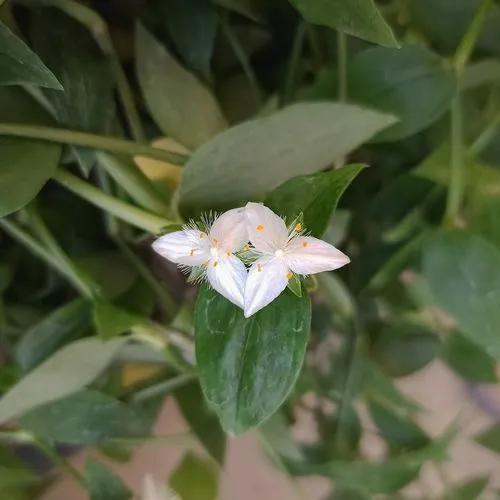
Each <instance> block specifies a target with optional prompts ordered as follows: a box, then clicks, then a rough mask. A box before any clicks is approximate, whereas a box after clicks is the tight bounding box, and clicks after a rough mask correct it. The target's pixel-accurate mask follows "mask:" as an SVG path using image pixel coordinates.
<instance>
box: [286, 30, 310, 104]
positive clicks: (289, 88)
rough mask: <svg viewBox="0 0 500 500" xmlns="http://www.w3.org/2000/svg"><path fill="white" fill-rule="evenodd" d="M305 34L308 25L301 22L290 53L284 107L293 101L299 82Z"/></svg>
mask: <svg viewBox="0 0 500 500" xmlns="http://www.w3.org/2000/svg"><path fill="white" fill-rule="evenodd" d="M305 34H306V24H305V22H303V21H301V22H299V24H298V25H297V29H296V30H295V36H294V39H293V45H292V51H291V53H290V60H289V62H288V71H287V75H286V80H285V88H284V91H283V98H282V100H281V105H282V106H283V105H286V104H288V103H289V102H290V101H291V100H292V99H293V95H294V91H295V84H296V81H297V73H298V66H299V62H300V56H301V55H302V49H303V47H304V38H305Z"/></svg>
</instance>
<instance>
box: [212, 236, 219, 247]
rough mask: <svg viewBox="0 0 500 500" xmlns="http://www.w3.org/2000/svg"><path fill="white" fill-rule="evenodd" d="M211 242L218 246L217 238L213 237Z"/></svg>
mask: <svg viewBox="0 0 500 500" xmlns="http://www.w3.org/2000/svg"><path fill="white" fill-rule="evenodd" d="M213 242H214V245H215V246H216V247H218V246H219V240H218V239H217V238H214V239H213Z"/></svg>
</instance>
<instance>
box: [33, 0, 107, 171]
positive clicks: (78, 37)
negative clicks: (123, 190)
mask: <svg viewBox="0 0 500 500" xmlns="http://www.w3.org/2000/svg"><path fill="white" fill-rule="evenodd" d="M33 40H34V47H35V50H36V51H37V53H38V54H40V57H41V58H42V59H43V60H44V62H45V63H46V64H47V66H48V67H49V68H50V69H51V70H52V71H53V72H54V74H55V75H56V76H57V78H58V79H59V81H60V82H61V83H62V85H63V87H64V92H56V91H52V90H50V91H46V92H45V93H46V95H47V98H48V100H49V101H50V103H51V104H52V106H53V108H54V111H55V116H56V118H57V120H58V121H59V122H60V123H61V124H62V125H64V126H66V127H69V128H72V129H77V130H83V131H87V132H96V133H109V130H110V127H111V124H112V120H113V117H114V114H115V100H114V95H113V92H114V87H115V80H114V78H113V74H112V71H111V66H110V63H109V60H108V59H107V58H106V57H105V56H104V55H103V53H102V52H101V50H100V49H99V47H98V46H97V44H96V42H95V41H94V39H93V37H92V35H91V34H90V33H89V32H88V31H87V30H86V29H85V28H84V27H83V26H82V25H81V24H80V23H79V22H77V21H76V20H74V19H73V18H71V17H69V16H67V15H66V14H63V13H62V12H61V11H59V10H56V9H43V10H42V11H41V12H38V13H37V15H36V16H34V24H33ZM71 150H72V151H73V152H74V153H75V155H76V157H77V159H78V161H79V163H80V165H81V167H82V168H83V169H84V171H85V172H87V173H88V171H89V170H90V168H91V167H92V166H93V164H94V163H95V152H94V151H93V150H90V149H87V148H81V147H78V148H75V147H72V148H71Z"/></svg>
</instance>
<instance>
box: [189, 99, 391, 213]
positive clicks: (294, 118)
mask: <svg viewBox="0 0 500 500" xmlns="http://www.w3.org/2000/svg"><path fill="white" fill-rule="evenodd" d="M395 122H396V118H394V117H393V116H391V115H387V114H383V113H380V112H377V111H372V110H367V109H363V108H360V107H358V106H354V105H350V104H340V103H327V102H314V103H300V104H294V105H292V106H288V107H286V108H284V109H283V110H281V111H278V112H277V113H274V114H272V115H270V116H267V117H264V118H257V119H254V120H251V121H248V122H245V123H242V124H240V125H236V126H234V127H231V128H230V129H229V130H227V131H225V132H222V133H221V134H219V135H218V136H216V137H215V138H214V139H212V140H211V141H209V142H208V143H206V144H204V145H203V146H202V147H201V148H199V149H198V150H197V151H196V152H195V153H194V154H193V155H192V156H191V158H190V160H189V161H188V162H187V164H186V165H185V166H184V174H183V179H182V183H181V189H180V198H181V206H182V207H183V208H184V209H186V210H188V211H189V210H190V209H191V211H192V209H193V208H194V209H197V210H203V209H213V208H214V207H217V208H224V207H219V206H220V205H221V200H224V201H222V203H223V204H224V205H225V206H236V205H237V204H240V203H242V202H245V201H249V200H254V201H255V200H257V199H261V198H262V197H263V195H265V194H266V193H268V192H270V191H271V190H272V189H274V188H276V187H277V186H279V185H280V184H282V183H283V182H285V181H286V180H288V179H291V178H292V177H295V176H297V175H306V174H312V173H314V172H317V171H319V170H322V169H323V168H325V167H327V166H330V165H331V164H332V163H333V162H334V161H335V160H337V159H339V158H342V157H345V156H346V155H348V154H349V153H350V152H351V151H352V150H354V149H355V148H356V147H358V146H359V145H360V144H362V143H363V142H365V141H367V140H368V139H370V138H372V137H373V136H374V135H375V134H376V133H377V132H380V131H381V130H383V129H384V128H386V127H388V126H390V125H392V124H394V123H395Z"/></svg>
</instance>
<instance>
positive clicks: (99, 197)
mask: <svg viewBox="0 0 500 500" xmlns="http://www.w3.org/2000/svg"><path fill="white" fill-rule="evenodd" d="M54 180H56V181H57V182H59V184H61V185H63V186H64V187H66V188H67V189H69V190H70V191H72V192H73V193H75V194H77V195H78V196H80V197H82V198H83V199H85V200H87V201H88V202H90V203H92V204H93V205H95V206H97V207H99V208H101V209H102V210H106V211H107V212H109V213H110V214H112V215H114V216H116V217H118V218H119V219H121V220H123V221H125V222H128V223H129V224H131V225H133V226H135V227H138V228H139V229H142V230H144V231H147V232H150V233H152V234H159V233H161V232H162V231H163V230H164V229H165V228H167V227H168V226H171V225H174V224H175V223H174V222H173V221H171V220H168V219H165V218H163V217H160V216H159V215H155V214H152V213H150V212H147V211H146V210H143V209H141V208H138V207H135V206H134V205H130V204H129V203H125V202H124V201H121V200H118V199H117V198H114V197H112V196H110V195H108V194H106V193H105V192H104V191H101V190H100V189H98V188H96V187H95V186H94V185H92V184H90V183H89V182H86V181H83V180H81V179H80V178H79V177H76V176H75V175H73V174H70V173H68V172H64V171H62V170H59V171H58V172H56V174H55V175H54Z"/></svg>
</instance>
